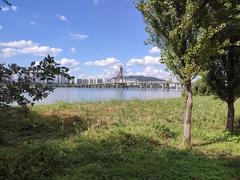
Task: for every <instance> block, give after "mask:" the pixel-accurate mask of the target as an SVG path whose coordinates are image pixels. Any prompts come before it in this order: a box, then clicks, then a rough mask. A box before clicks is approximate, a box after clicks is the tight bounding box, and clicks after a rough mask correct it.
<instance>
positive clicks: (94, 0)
mask: <svg viewBox="0 0 240 180" xmlns="http://www.w3.org/2000/svg"><path fill="white" fill-rule="evenodd" d="M100 2H104V0H93V4H98V3H100Z"/></svg>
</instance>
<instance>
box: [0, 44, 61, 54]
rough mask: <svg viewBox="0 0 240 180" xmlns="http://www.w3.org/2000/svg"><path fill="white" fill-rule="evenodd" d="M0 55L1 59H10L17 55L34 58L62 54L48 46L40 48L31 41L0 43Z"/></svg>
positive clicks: (58, 49) (59, 50) (57, 49)
mask: <svg viewBox="0 0 240 180" xmlns="http://www.w3.org/2000/svg"><path fill="white" fill-rule="evenodd" d="M0 47H3V48H2V49H1V50H0V55H1V56H3V57H12V56H15V55H18V54H32V55H36V56H46V55H48V54H49V55H51V56H56V55H58V54H59V53H61V52H62V49H60V48H51V47H49V46H40V45H39V44H37V43H34V42H33V41H26V40H21V41H12V42H0Z"/></svg>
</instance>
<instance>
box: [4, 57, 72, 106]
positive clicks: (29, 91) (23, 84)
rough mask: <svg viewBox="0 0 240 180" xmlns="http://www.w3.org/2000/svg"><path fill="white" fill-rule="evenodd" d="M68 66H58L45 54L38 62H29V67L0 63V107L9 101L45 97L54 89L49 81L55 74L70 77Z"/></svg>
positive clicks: (22, 102)
mask: <svg viewBox="0 0 240 180" xmlns="http://www.w3.org/2000/svg"><path fill="white" fill-rule="evenodd" d="M67 72H68V68H66V67H62V66H60V65H59V64H58V63H56V62H55V60H54V58H53V57H50V56H47V57H46V58H44V59H43V60H42V61H40V62H39V63H38V64H36V63H35V62H32V63H31V66H30V67H21V66H18V65H16V64H11V65H8V66H6V65H4V64H0V107H7V106H9V105H10V104H11V103H14V102H16V103H18V104H19V105H23V106H26V105H27V104H29V103H31V104H34V102H36V101H39V100H41V99H43V98H46V97H47V96H48V94H49V93H50V92H52V91H53V90H54V88H53V86H51V85H50V84H49V83H47V84H46V83H42V82H44V81H45V82H49V81H52V80H53V79H54V78H55V77H56V76H57V75H61V76H63V77H65V78H68V79H71V77H70V76H69V74H68V73H67Z"/></svg>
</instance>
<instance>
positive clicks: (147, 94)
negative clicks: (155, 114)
mask: <svg viewBox="0 0 240 180" xmlns="http://www.w3.org/2000/svg"><path fill="white" fill-rule="evenodd" d="M180 96H181V92H180V91H176V90H169V91H161V90H157V91H150V90H139V89H82V88H56V89H55V91H54V92H53V93H52V94H50V95H49V96H48V97H47V98H46V99H44V100H42V101H39V102H38V103H37V104H52V103H56V102H59V101H64V102H70V103H72V102H88V101H93V102H94V101H95V102H96V101H108V100H131V99H141V100H147V99H161V98H176V97H180Z"/></svg>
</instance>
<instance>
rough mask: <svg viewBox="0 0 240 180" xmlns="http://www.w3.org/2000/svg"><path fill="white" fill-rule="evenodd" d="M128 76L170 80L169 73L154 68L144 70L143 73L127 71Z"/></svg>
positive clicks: (149, 67)
mask: <svg viewBox="0 0 240 180" xmlns="http://www.w3.org/2000/svg"><path fill="white" fill-rule="evenodd" d="M127 75H129V76H150V77H156V78H159V79H166V80H167V79H169V78H170V75H169V73H168V72H166V71H163V70H161V69H157V68H154V67H152V66H148V67H146V68H144V71H142V72H133V71H131V70H129V71H127Z"/></svg>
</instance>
